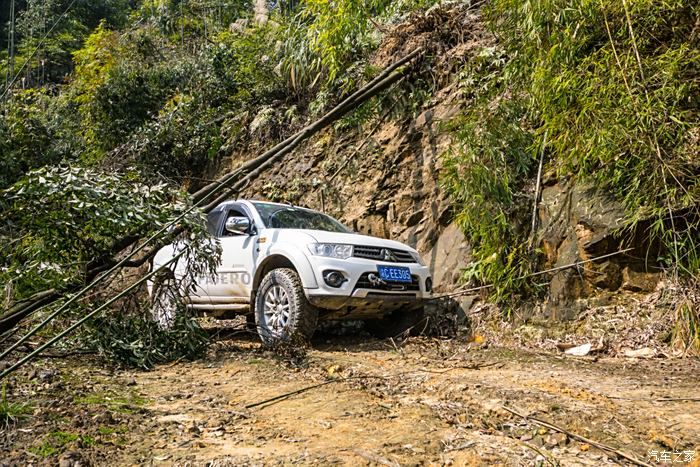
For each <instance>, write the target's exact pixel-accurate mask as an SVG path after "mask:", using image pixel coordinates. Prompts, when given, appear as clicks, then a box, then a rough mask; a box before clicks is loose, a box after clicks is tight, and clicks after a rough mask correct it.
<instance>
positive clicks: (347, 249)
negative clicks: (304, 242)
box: [309, 243, 352, 259]
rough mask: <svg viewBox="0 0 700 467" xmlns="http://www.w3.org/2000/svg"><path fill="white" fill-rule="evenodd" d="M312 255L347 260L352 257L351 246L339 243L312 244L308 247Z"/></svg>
mask: <svg viewBox="0 0 700 467" xmlns="http://www.w3.org/2000/svg"><path fill="white" fill-rule="evenodd" d="M309 251H311V254H312V255H316V256H327V257H328V258H340V259H348V258H350V257H351V256H352V245H344V244H340V243H312V244H310V245H309Z"/></svg>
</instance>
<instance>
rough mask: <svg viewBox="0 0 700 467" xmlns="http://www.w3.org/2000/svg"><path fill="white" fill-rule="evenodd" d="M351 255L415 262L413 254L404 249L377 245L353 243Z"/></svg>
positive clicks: (398, 261) (377, 259) (381, 259)
mask: <svg viewBox="0 0 700 467" xmlns="http://www.w3.org/2000/svg"><path fill="white" fill-rule="evenodd" d="M352 255H353V256H354V257H356V258H366V259H371V260H374V261H385V262H387V263H415V262H416V260H415V259H413V255H411V253H409V252H408V251H406V250H398V249H396V248H384V247H379V246H361V245H354V246H353V250H352Z"/></svg>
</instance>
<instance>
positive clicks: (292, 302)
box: [255, 268, 318, 345]
mask: <svg viewBox="0 0 700 467" xmlns="http://www.w3.org/2000/svg"><path fill="white" fill-rule="evenodd" d="M317 321H318V308H316V307H315V306H313V305H311V304H310V303H309V301H308V300H307V299H306V295H305V294H304V287H303V286H302V284H301V279H299V275H298V274H297V273H296V271H294V270H292V269H288V268H279V269H274V270H272V271H270V272H269V273H267V275H266V276H265V277H264V278H263V280H262V282H261V283H260V287H258V291H257V295H256V297H255V324H256V326H257V328H258V334H259V335H260V338H261V339H262V341H263V343H265V344H267V345H274V344H278V343H282V342H292V343H294V342H297V341H298V340H300V341H308V340H309V339H311V336H312V335H313V333H314V331H315V330H316V322H317Z"/></svg>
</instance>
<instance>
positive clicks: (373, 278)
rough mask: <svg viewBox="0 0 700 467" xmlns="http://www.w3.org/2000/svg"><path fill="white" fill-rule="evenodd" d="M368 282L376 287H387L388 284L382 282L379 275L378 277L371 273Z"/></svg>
mask: <svg viewBox="0 0 700 467" xmlns="http://www.w3.org/2000/svg"><path fill="white" fill-rule="evenodd" d="M367 280H368V281H369V283H370V284H372V285H373V286H375V287H376V286H378V285H387V283H386V282H384V280H382V278H381V277H379V276H378V275H376V274H374V273H370V274H369V275H368V276H367Z"/></svg>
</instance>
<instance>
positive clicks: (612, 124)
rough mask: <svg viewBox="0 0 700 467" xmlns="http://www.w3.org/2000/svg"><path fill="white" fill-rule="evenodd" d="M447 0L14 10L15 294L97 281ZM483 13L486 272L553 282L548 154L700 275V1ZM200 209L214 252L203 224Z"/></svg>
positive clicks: (458, 154) (422, 92)
mask: <svg viewBox="0 0 700 467" xmlns="http://www.w3.org/2000/svg"><path fill="white" fill-rule="evenodd" d="M435 3H436V2H434V1H431V0H401V1H398V2H388V1H386V0H333V1H330V0H309V1H305V2H270V3H268V8H269V12H268V13H269V14H268V16H267V17H266V20H257V21H256V16H255V14H254V12H253V5H252V3H251V2H249V1H246V0H220V1H217V2H211V1H208V0H141V1H128V0H98V1H87V0H48V1H39V0H26V1H18V2H17V3H16V5H17V7H18V13H17V21H16V25H15V31H16V34H15V38H14V42H15V45H16V48H15V50H14V53H13V54H9V53H8V51H7V50H6V49H7V46H8V42H7V33H8V25H7V24H4V25H3V27H4V31H3V39H2V41H3V42H2V44H3V46H4V47H3V49H5V50H3V51H2V52H0V74H1V75H2V76H4V77H6V79H5V85H6V88H5V89H4V90H3V102H2V112H1V113H0V189H2V190H4V191H3V199H2V203H1V205H0V208H1V209H2V212H0V222H1V224H0V235H1V237H2V240H3V246H2V248H3V255H2V259H0V277H1V278H2V280H3V282H4V283H5V284H6V285H5V294H6V300H5V302H6V303H11V302H13V301H16V300H19V299H22V298H25V297H27V296H30V295H31V294H32V293H34V292H37V291H39V290H43V289H45V288H47V287H55V288H61V287H62V284H64V283H75V282H80V281H81V280H84V277H83V275H81V274H82V273H83V272H84V266H85V263H86V262H88V261H89V260H90V258H91V257H95V256H99V255H103V254H105V253H106V251H107V250H108V249H109V246H110V239H112V238H117V237H119V236H123V235H143V234H146V233H149V232H152V231H153V229H154V228H156V227H158V226H160V225H163V223H165V222H167V220H168V219H172V218H173V217H175V216H177V215H178V213H180V212H182V210H183V209H185V206H187V203H188V201H184V202H183V201H182V200H183V199H185V200H186V199H187V198H186V196H185V195H184V192H185V191H187V190H189V191H192V190H194V189H196V188H198V187H200V186H202V185H203V184H204V183H206V182H207V181H208V180H209V179H211V178H213V177H214V176H215V173H216V170H217V169H219V168H220V167H221V166H222V165H223V162H224V161H225V160H226V158H227V157H228V156H230V155H231V154H232V153H239V154H240V153H244V152H248V153H255V152H256V151H258V150H259V149H261V148H263V147H268V146H270V144H271V143H273V142H277V141H279V140H281V139H282V138H283V137H285V136H287V135H289V134H291V133H292V132H294V131H295V130H297V129H299V128H300V127H301V126H303V125H304V124H305V123H307V122H308V121H310V120H311V119H313V118H314V117H315V116H318V115H319V114H320V113H322V112H323V111H324V110H327V109H328V108H330V107H331V106H332V105H334V104H335V103H337V102H339V101H340V99H342V97H343V96H345V95H347V94H348V93H349V92H352V91H353V90H355V89H357V88H358V87H359V85H360V84H361V83H363V82H365V81H367V80H368V79H370V78H371V77H372V76H374V75H376V73H377V71H378V70H376V69H375V68H374V67H372V66H370V64H369V63H370V58H371V55H372V53H373V52H374V51H375V50H376V49H377V47H378V46H379V44H380V43H381V41H382V39H383V38H384V37H385V35H386V33H387V31H389V30H390V29H391V28H392V27H394V25H396V24H398V23H400V22H401V21H402V20H404V19H406V18H407V17H408V16H409V15H410V14H418V13H420V12H424V11H426V10H428V9H430V8H431V7H433V6H434V4H435ZM481 14H482V15H483V21H484V22H485V23H486V25H487V27H488V28H489V30H490V31H491V32H492V34H493V35H494V37H495V38H496V40H495V41H494V43H489V44H488V45H484V46H483V47H481V49H480V50H479V52H478V53H476V54H473V55H470V57H469V58H468V59H467V60H466V61H465V63H463V64H461V65H460V66H459V70H458V71H457V75H456V76H454V79H455V80H456V81H457V82H458V85H459V89H460V91H461V93H462V98H463V100H462V102H461V108H462V111H461V113H460V115H459V116H458V117H456V118H455V119H454V120H453V121H451V122H450V123H449V124H448V125H447V128H446V129H447V131H450V132H451V133H452V134H453V136H454V141H455V144H454V145H453V147H452V148H451V149H450V150H449V151H448V152H447V153H446V154H445V155H444V170H443V172H442V173H441V180H442V188H443V189H444V190H445V191H446V193H447V194H448V195H449V196H450V197H451V199H452V201H453V205H454V212H455V215H456V218H457V221H458V222H459V224H460V225H461V227H462V228H463V229H464V231H465V232H466V234H467V237H468V238H469V240H470V242H471V244H472V246H473V262H472V264H471V265H470V267H469V268H467V269H466V270H465V271H464V278H465V280H471V281H474V282H476V283H493V284H495V285H496V287H495V288H494V290H495V297H496V298H499V299H505V298H507V297H513V296H514V294H515V293H523V292H536V286H535V285H534V284H532V283H531V282H528V281H526V280H524V279H523V276H525V275H526V274H527V273H529V272H531V271H533V270H535V269H536V268H537V267H539V266H540V257H539V255H538V252H537V250H536V248H533V245H532V244H531V243H529V242H528V241H527V240H528V235H529V233H530V232H529V213H530V212H531V206H532V198H531V194H530V191H528V190H531V185H532V182H533V179H534V177H535V174H536V170H537V166H538V160H539V157H540V155H541V154H542V155H543V156H544V162H545V167H546V168H547V170H550V171H553V172H554V173H555V174H556V176H558V177H560V178H568V179H573V180H582V181H587V182H592V183H594V184H595V185H596V186H597V187H599V188H601V189H603V190H605V191H606V192H608V193H609V194H610V195H611V196H612V197H614V198H616V199H618V200H619V201H621V202H622V203H623V204H624V206H625V207H626V209H627V212H628V216H627V219H626V221H627V224H626V225H627V229H626V231H623V232H621V233H620V234H621V235H624V234H625V233H626V232H627V233H629V232H632V231H633V230H634V229H635V227H636V226H638V225H641V224H640V223H644V225H649V226H650V227H648V228H646V229H647V230H646V231H645V232H644V234H645V235H646V236H648V237H650V238H656V239H658V240H660V241H661V243H662V248H661V249H660V250H659V251H658V252H656V253H655V254H657V256H658V257H656V258H653V260H654V261H656V262H658V263H659V264H661V265H662V266H669V267H674V268H677V269H678V270H679V271H680V272H683V273H686V274H695V273H697V271H698V267H699V263H700V261H699V259H698V247H699V245H698V240H697V238H698V236H697V232H698V227H699V225H700V212H698V205H699V204H698V202H699V201H700V200H699V198H700V183H699V180H700V162H699V161H700V159H699V158H698V154H700V124H699V113H700V71H699V70H700V47H699V46H700V26H699V19H698V18H699V15H700V6H698V4H697V2H693V1H690V0H666V1H663V2H654V1H652V0H623V1H621V2H620V1H612V0H600V1H595V2H592V1H589V0H532V1H528V2H522V1H518V0H492V1H490V2H488V3H486V4H485V5H484V6H483V8H482V9H481ZM2 15H3V16H2V17H1V18H2V19H4V20H6V19H7V16H6V12H3V13H2ZM258 21H259V22H258ZM11 55H12V56H14V59H11ZM430 59H435V57H430V58H429V60H430ZM421 73H422V74H419V75H418V76H416V77H415V79H414V80H413V81H412V82H411V81H410V80H407V81H408V82H405V83H403V85H404V88H405V89H407V90H409V91H407V92H404V93H403V94H401V92H399V93H397V94H400V95H399V97H397V101H398V100H401V101H402V102H403V100H405V99H408V100H409V101H410V100H411V99H412V102H408V103H407V104H406V105H405V106H399V107H397V108H394V107H392V109H394V110H393V112H395V113H401V112H404V113H405V114H406V115H409V112H411V113H413V112H415V111H416V109H418V108H420V106H421V105H423V103H424V102H426V101H427V100H428V98H429V97H430V96H431V93H432V92H434V91H437V90H436V89H432V88H431V83H432V82H433V81H432V79H431V78H430V76H429V73H430V63H429V62H426V63H424V64H423V68H422V69H421ZM404 98H405V99H404ZM377 112H378V110H377V107H371V106H366V107H363V108H362V109H360V111H359V112H358V113H357V114H356V115H355V116H351V117H348V118H347V119H346V120H345V121H343V122H341V123H339V124H338V125H337V126H336V128H339V129H341V130H342V129H343V128H344V127H343V125H347V126H352V125H356V124H357V122H358V121H360V123H361V121H362V119H364V118H369V117H368V116H374V115H376V114H377ZM353 119H355V120H353ZM98 214H99V216H98ZM188 222H189V224H188V229H190V230H189V231H190V232H191V233H193V234H194V237H195V239H196V241H195V242H194V243H195V244H197V245H196V246H197V247H198V248H201V253H202V254H203V255H204V254H209V253H211V252H210V251H209V250H207V248H206V247H205V246H204V245H205V243H206V242H204V240H203V239H204V237H205V235H204V230H203V228H202V219H201V218H198V217H197V216H195V217H191V218H188ZM202 264H203V265H202V267H205V265H204V263H202ZM105 322H106V323H109V326H105V329H108V328H113V329H117V328H119V326H118V323H116V322H114V321H109V320H107V321H105ZM132 324H133V323H132ZM141 325H142V323H140V324H138V323H137V324H133V325H125V326H123V328H122V330H124V329H127V328H131V329H136V328H138V327H139V326H141ZM144 326H145V325H144ZM115 332H118V331H115ZM125 332H126V331H125ZM107 340H108V339H107ZM195 347H197V346H196V345H195ZM197 348H198V347H197ZM115 352H119V350H115ZM149 358H150V357H148V356H138V357H136V356H134V355H131V354H130V356H127V357H125V359H126V360H129V361H131V360H133V361H139V362H144V361H147V362H151V360H150V359H149ZM130 359H131V360H130ZM137 364H140V363H137Z"/></svg>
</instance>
